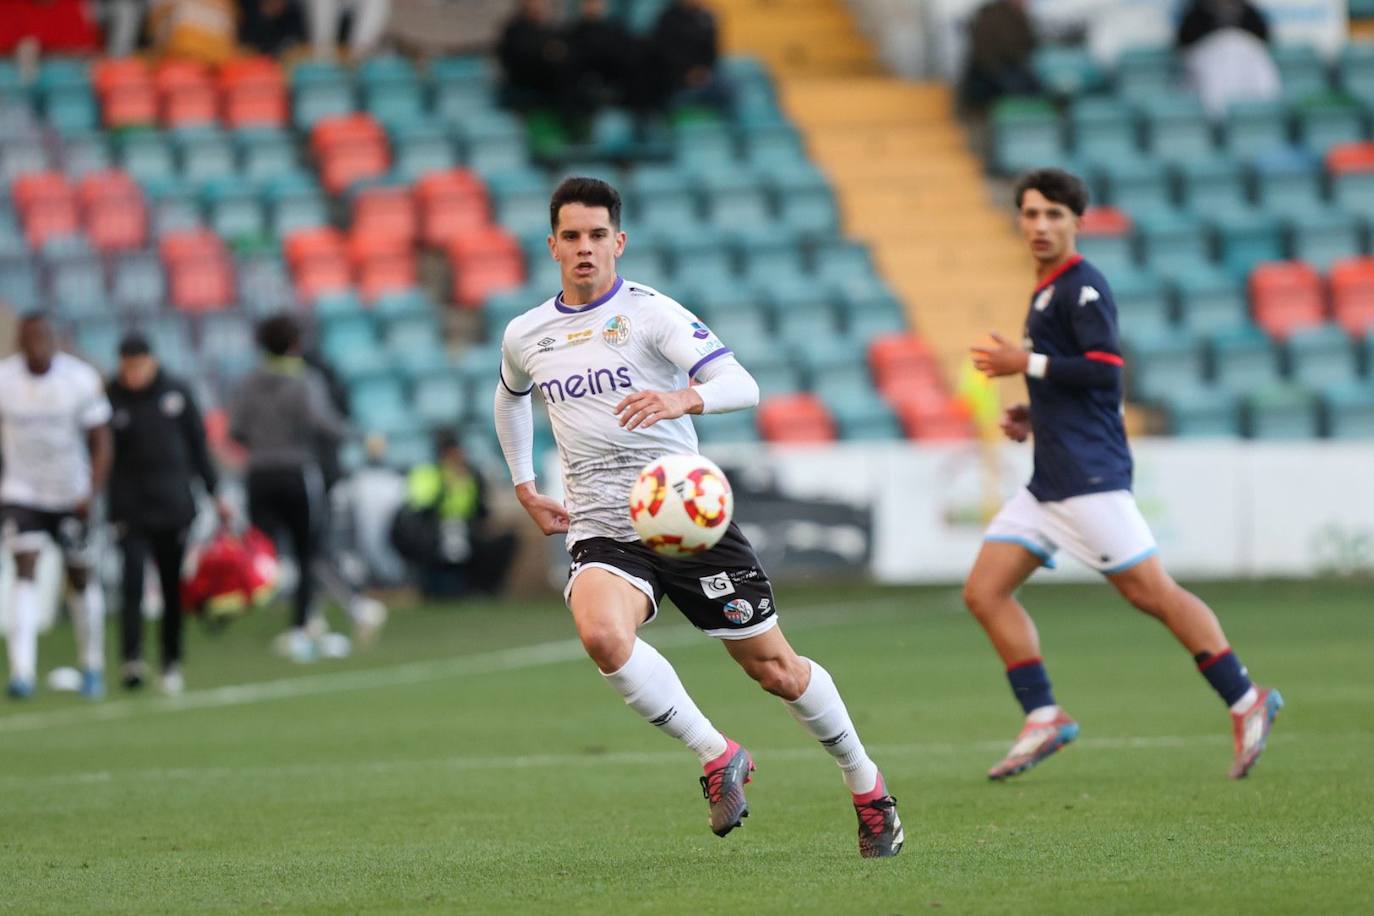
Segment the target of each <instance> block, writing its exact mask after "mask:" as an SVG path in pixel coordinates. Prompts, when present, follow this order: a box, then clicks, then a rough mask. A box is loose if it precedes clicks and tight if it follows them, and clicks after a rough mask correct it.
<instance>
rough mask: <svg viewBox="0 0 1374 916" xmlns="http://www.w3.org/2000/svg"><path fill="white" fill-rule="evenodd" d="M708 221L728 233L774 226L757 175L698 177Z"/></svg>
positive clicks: (733, 173)
mask: <svg viewBox="0 0 1374 916" xmlns="http://www.w3.org/2000/svg"><path fill="white" fill-rule="evenodd" d="M697 182H698V186H699V187H700V189H701V196H702V201H703V203H704V205H705V210H706V215H707V219H708V220H709V221H710V222H711V223H712V224H713V225H714V226H715V227H716V228H717V229H720V230H724V231H726V232H727V233H731V234H733V233H738V232H740V231H745V230H751V229H756V228H760V227H764V226H768V225H770V224H771V223H772V222H773V212H772V204H771V201H770V199H769V194H768V191H767V189H766V187H765V185H764V183H763V181H762V180H761V179H760V177H759V176H758V175H756V174H755V173H754V172H752V171H749V170H748V169H745V168H738V167H737V168H732V169H729V170H728V171H709V172H701V173H698V174H697Z"/></svg>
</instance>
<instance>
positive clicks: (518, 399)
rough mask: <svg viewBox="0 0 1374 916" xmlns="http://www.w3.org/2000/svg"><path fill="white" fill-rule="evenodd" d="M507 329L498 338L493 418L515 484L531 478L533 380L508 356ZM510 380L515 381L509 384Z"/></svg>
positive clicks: (532, 473) (532, 469)
mask: <svg viewBox="0 0 1374 916" xmlns="http://www.w3.org/2000/svg"><path fill="white" fill-rule="evenodd" d="M510 338H511V332H510V328H509V327H507V328H506V333H505V335H503V337H502V340H501V366H500V369H499V371H500V373H501V379H500V381H499V382H498V383H497V385H496V395H495V397H496V400H495V404H494V405H493V419H494V420H495V422H496V438H497V440H498V441H500V443H501V453H502V454H503V455H504V456H505V458H506V466H507V467H508V468H509V469H510V477H511V483H512V484H514V485H515V486H517V487H518V486H519V485H520V484H522V483H528V482H529V481H531V480H534V479H535V473H534V456H533V452H534V414H533V411H532V410H531V406H530V397H529V395H530V392H531V391H532V390H533V389H534V382H533V380H531V379H530V377H529V376H528V375H526V374H525V371H524V370H523V369H521V368H517V367H516V366H515V361H514V359H512V358H511V356H510V352H511V347H510V346H508V341H509V340H510ZM511 380H515V381H516V382H517V384H515V385H512V384H511Z"/></svg>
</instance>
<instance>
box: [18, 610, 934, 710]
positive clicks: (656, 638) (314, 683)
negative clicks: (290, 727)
mask: <svg viewBox="0 0 1374 916" xmlns="http://www.w3.org/2000/svg"><path fill="white" fill-rule="evenodd" d="M887 606H892V607H901V608H907V607H910V602H907V601H900V600H898V599H878V600H877V601H872V602H869V603H867V604H865V605H864V607H865V609H866V612H870V611H871V610H872V609H874V608H882V607H887ZM805 607H808V606H802V607H799V608H798V610H802V609H805ZM809 607H811V608H815V607H817V606H816V605H810V606H809ZM852 613H853V611H852V609H851V610H845V611H843V612H841V613H840V614H838V615H836V616H835V617H829V618H820V619H801V620H794V621H791V622H789V623H788V624H787V631H788V632H795V631H797V630H808V629H814V628H817V627H833V626H842V625H845V624H851V623H853V618H852V617H850V616H849V615H850V614H852ZM870 619H871V618H870ZM649 635H650V642H652V643H654V644H655V645H658V646H662V647H675V646H678V647H680V646H686V645H706V644H708V643H709V642H711V641H712V640H710V638H709V637H706V636H703V635H702V634H701V633H700V632H699V631H697V630H695V629H692V628H691V627H689V626H670V627H661V628H656V629H654V630H650V631H649ZM585 658H586V653H585V651H584V650H583V648H582V644H581V643H580V642H579V641H578V640H576V639H560V640H555V641H553V642H545V643H535V644H533V645H528V646H518V647H515V648H512V649H498V650H495V651H491V652H480V653H476V654H474V655H460V656H458V657H456V658H444V659H433V660H430V661H422V662H406V663H403V664H399V665H390V666H387V667H383V668H368V669H364V670H361V671H338V672H329V673H321V674H307V675H302V676H300V677H290V678H280V679H278V680H273V681H261V682H258V683H251V684H232V685H229V686H225V687H215V688H211V689H209V690H194V691H190V692H188V693H185V694H183V695H182V696H179V697H157V698H150V699H140V700H114V701H110V702H105V703H100V704H92V705H90V706H83V707H79V708H73V709H60V710H52V711H49V712H33V713H19V714H17V715H12V716H6V717H4V718H0V734H5V733H8V732H27V731H40V730H42V729H48V728H61V727H64V726H69V725H87V724H91V723H97V722H116V721H123V720H125V719H132V718H136V717H139V716H143V715H148V714H154V713H166V712H185V711H188V710H195V709H220V708H224V707H229V706H244V705H248V704H252V703H264V702H269V701H272V700H289V699H298V698H301V697H310V696H322V695H325V694H331V693H341V692H344V691H349V690H374V689H378V688H385V687H398V686H405V685H409V684H423V683H429V682H432V681H439V680H445V679H447V678H455V677H471V676H473V675H479V674H493V673H497V672H501V671H519V670H523V669H528V668H538V667H542V666H544V665H552V664H558V663H561V662H570V661H577V660H580V659H585Z"/></svg>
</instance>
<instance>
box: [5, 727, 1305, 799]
mask: <svg viewBox="0 0 1374 916" xmlns="http://www.w3.org/2000/svg"><path fill="white" fill-rule="evenodd" d="M1283 737H1284V738H1285V739H1291V738H1292V737H1293V736H1292V735H1291V734H1287V735H1284V736H1283ZM1229 741H1230V739H1229V737H1228V736H1226V735H1220V734H1217V735H1140V736H1126V737H1118V738H1083V739H1080V740H1078V741H1077V742H1076V743H1077V744H1081V745H1084V746H1085V747H1087V748H1089V749H1092V750H1106V751H1121V750H1152V749H1153V750H1163V749H1170V748H1180V747H1192V746H1208V745H1217V746H1220V745H1224V744H1226V743H1229ZM1006 746H1007V743H1006V742H1005V741H965V742H957V743H952V742H933V743H929V744H877V745H870V746H869V749H870V750H871V751H872V752H873V753H874V754H875V755H876V756H882V757H889V758H890V757H899V756H908V755H927V756H931V755H939V756H950V755H954V754H961V753H967V752H970V751H974V752H979V753H996V752H999V751H1002V750H1005V749H1006ZM751 753H753V756H754V757H755V758H756V759H757V760H758V761H759V762H760V763H761V764H763V765H767V764H768V763H771V762H773V761H790V760H802V759H807V758H815V759H821V757H822V756H823V755H822V752H821V751H820V750H819V749H817V748H815V747H789V748H777V749H767V748H765V749H763V750H758V749H753V748H751ZM690 761H691V758H690V755H686V754H685V753H684V752H683V751H682V750H680V749H675V750H670V751H617V752H614V753H609V754H516V755H510V756H487V757H433V758H421V759H405V760H396V759H391V760H356V761H340V760H330V761H325V762H320V763H295V764H282V765H280V766H261V765H259V766H251V765H250V766H242V767H224V766H207V767H151V768H139V769H130V770H91V771H80V772H75V773H57V774H53V775H50V776H36V777H35V776H22V777H21V776H4V777H0V786H6V787H14V788H21V787H32V786H35V785H104V784H108V783H113V782H123V781H131V780H142V781H152V782H161V781H174V780H180V781H191V782H200V781H205V780H227V779H235V778H237V779H250V780H251V779H259V778H262V777H278V778H290V779H293V780H294V779H300V778H308V777H312V776H319V775H320V774H322V773H345V774H347V773H360V774H363V773H365V774H373V775H385V774H393V773H399V772H407V771H413V770H430V769H443V770H457V771H481V770H511V769H521V770H536V769H566V768H569V767H622V766H677V767H686V768H687V769H691V767H690V766H687V765H688V764H690Z"/></svg>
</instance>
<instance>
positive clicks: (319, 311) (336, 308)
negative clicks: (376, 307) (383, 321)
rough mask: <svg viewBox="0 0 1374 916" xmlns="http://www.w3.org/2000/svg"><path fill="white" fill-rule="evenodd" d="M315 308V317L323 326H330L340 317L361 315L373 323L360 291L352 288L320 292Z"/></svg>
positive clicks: (365, 320) (349, 317) (364, 319)
mask: <svg viewBox="0 0 1374 916" xmlns="http://www.w3.org/2000/svg"><path fill="white" fill-rule="evenodd" d="M313 308H314V312H315V319H316V321H317V322H318V323H319V325H320V326H321V327H328V326H329V325H331V324H334V323H336V322H338V321H339V319H340V318H347V319H352V318H354V317H355V316H358V317H361V319H362V320H363V321H364V322H366V323H367V324H369V325H370V324H371V318H370V317H368V315H367V307H366V306H364V305H363V300H361V299H359V298H358V293H357V292H356V291H355V290H352V289H343V290H331V291H330V292H326V293H320V294H319V295H318V296H316V297H315V303H314V306H313Z"/></svg>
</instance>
